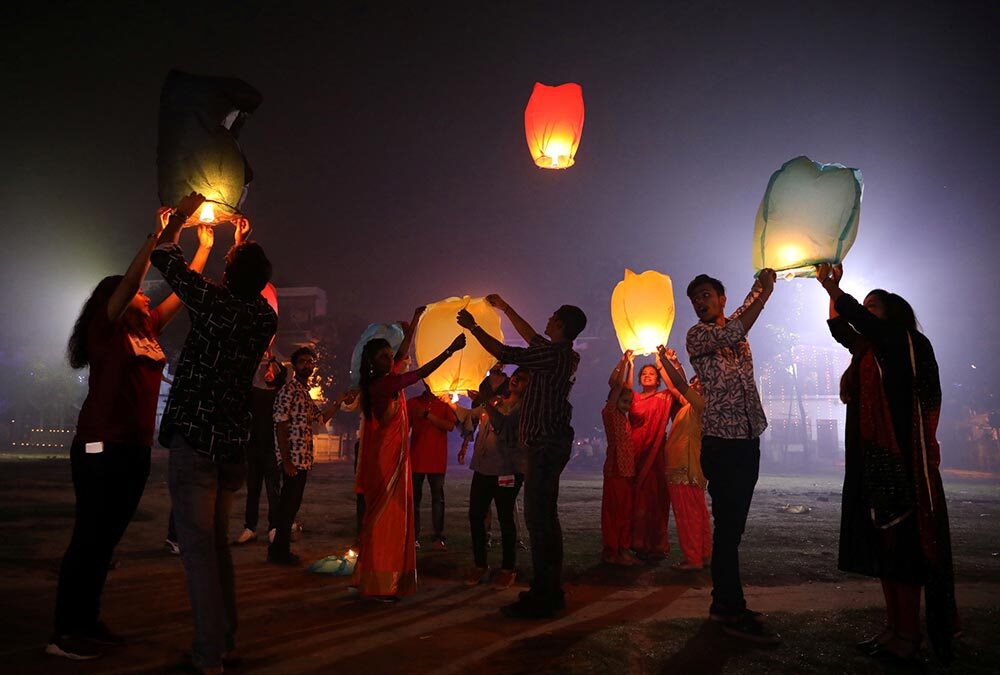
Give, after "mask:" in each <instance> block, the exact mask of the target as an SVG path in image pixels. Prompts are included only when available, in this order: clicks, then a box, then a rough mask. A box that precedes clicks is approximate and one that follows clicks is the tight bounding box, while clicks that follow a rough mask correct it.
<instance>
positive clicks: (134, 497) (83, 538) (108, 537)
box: [55, 443, 149, 635]
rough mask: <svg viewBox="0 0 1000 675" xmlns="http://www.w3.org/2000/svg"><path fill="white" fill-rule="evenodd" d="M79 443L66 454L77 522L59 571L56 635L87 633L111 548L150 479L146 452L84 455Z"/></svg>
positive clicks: (112, 448) (144, 448)
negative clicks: (68, 455) (74, 495)
mask: <svg viewBox="0 0 1000 675" xmlns="http://www.w3.org/2000/svg"><path fill="white" fill-rule="evenodd" d="M84 447H85V446H84V444H83V443H73V446H72V448H71V449H70V471H71V473H72V476H73V491H74V492H75V493H76V520H75V522H74V523H73V536H72V538H71V539H70V542H69V548H67V549H66V554H65V555H64V556H63V559H62V564H61V565H60V566H59V586H58V589H57V591H56V612H55V632H56V633H57V634H59V635H64V634H67V633H74V632H77V631H84V630H87V629H89V628H91V627H93V625H94V624H95V623H97V621H98V617H99V616H100V611H101V593H102V592H103V591H104V582H105V579H107V576H108V566H109V565H110V564H111V556H112V554H113V553H114V550H115V546H117V545H118V542H119V541H120V540H121V538H122V535H124V534H125V528H127V527H128V524H129V521H131V520H132V516H133V515H134V514H135V510H136V507H138V506H139V500H140V499H141V498H142V491H143V490H144V489H145V487H146V479H147V478H149V446H148V445H132V444H125V443H105V444H104V452H101V453H93V454H87V453H86V452H85V451H84Z"/></svg>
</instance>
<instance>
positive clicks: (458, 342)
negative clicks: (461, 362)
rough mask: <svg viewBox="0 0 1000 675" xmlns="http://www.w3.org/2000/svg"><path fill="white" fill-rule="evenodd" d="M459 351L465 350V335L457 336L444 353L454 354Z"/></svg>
mask: <svg viewBox="0 0 1000 675" xmlns="http://www.w3.org/2000/svg"><path fill="white" fill-rule="evenodd" d="M460 349H465V333H461V334H459V336H458V337H456V338H455V339H454V340H452V341H451V344H450V345H448V349H447V350H446V351H448V352H452V353H454V352H457V351H458V350H460Z"/></svg>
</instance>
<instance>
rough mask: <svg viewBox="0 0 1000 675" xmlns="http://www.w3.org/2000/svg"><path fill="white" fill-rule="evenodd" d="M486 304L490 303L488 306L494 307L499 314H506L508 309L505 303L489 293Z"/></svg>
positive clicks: (494, 294) (497, 296)
mask: <svg viewBox="0 0 1000 675" xmlns="http://www.w3.org/2000/svg"><path fill="white" fill-rule="evenodd" d="M486 302H488V303H490V306H492V307H496V308H497V309H499V310H500V311H501V312H506V311H507V310H508V309H510V305H508V304H507V302H506V301H505V300H504V299H503V298H501V297H500V296H499V295H498V294H496V293H490V294H489V295H487V296H486Z"/></svg>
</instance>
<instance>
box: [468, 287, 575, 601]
mask: <svg viewBox="0 0 1000 675" xmlns="http://www.w3.org/2000/svg"><path fill="white" fill-rule="evenodd" d="M487 301H488V302H489V303H490V304H491V305H493V306H494V307H496V308H498V309H500V310H501V311H502V312H504V314H506V315H507V318H508V319H510V321H511V323H512V324H514V328H515V329H517V332H518V333H519V334H520V335H521V337H523V338H524V339H525V340H526V341H527V342H528V347H512V346H508V345H504V344H503V343H502V342H500V341H499V340H497V339H496V338H494V337H493V336H492V335H490V334H489V333H487V332H486V331H485V330H483V328H482V327H481V326H479V325H478V324H477V323H476V319H475V317H473V316H472V314H471V313H469V312H468V311H467V310H462V311H460V312H459V313H458V317H457V321H458V325H460V326H461V327H462V328H464V329H466V330H468V331H470V332H471V333H472V335H473V337H475V338H476V340H478V341H479V343H480V344H481V345H482V346H483V347H484V348H485V349H486V351H488V352H489V353H490V354H492V355H493V356H494V357H496V358H497V359H499V360H500V361H503V362H504V363H512V364H514V365H517V366H520V367H522V368H525V369H527V370H529V371H531V380H530V382H529V383H528V387H527V389H526V390H525V392H524V403H523V404H522V406H523V407H522V411H521V420H520V422H519V428H518V439H519V443H520V445H521V446H522V447H524V448H526V449H527V457H528V464H527V470H526V473H525V477H524V490H525V497H524V505H525V521H526V522H527V525H528V534H529V536H530V537H531V557H532V563H533V568H534V569H533V572H534V578H533V579H532V582H531V589H530V590H529V591H525V592H524V593H522V594H521V595H520V596H519V598H518V601H517V602H515V603H513V604H510V605H507V606H505V607H504V608H503V609H502V611H503V612H504V614H506V615H508V616H512V617H518V618H536V617H548V616H552V615H553V614H554V613H555V612H556V611H558V610H560V609H562V608H564V607H565V606H566V600H565V595H564V593H563V589H562V558H563V547H562V527H561V526H560V524H559V508H558V501H559V476H560V475H561V474H562V471H563V469H564V468H565V467H566V463H567V462H568V461H569V458H570V454H571V452H572V449H573V427H572V426H571V425H570V421H571V419H572V415H573V407H572V406H571V405H570V403H569V393H570V390H571V389H572V387H573V382H574V379H575V374H576V368H577V366H578V365H579V363H580V355H579V354H577V353H576V352H575V351H574V350H573V340H575V339H576V337H577V336H578V335H579V334H580V333H582V332H583V329H584V328H585V327H586V325H587V316H586V314H584V313H583V310H581V309H580V308H579V307H575V306H573V305H563V306H562V307H560V308H559V309H557V310H556V311H555V312H553V314H552V316H551V317H549V320H548V323H547V324H546V326H545V334H546V335H547V336H548V337H549V339H545V338H544V337H542V336H541V335H539V334H538V332H537V331H535V329H534V328H532V327H531V325H530V324H529V323H528V322H527V321H525V320H524V319H523V318H521V316H520V315H519V314H518V313H517V312H515V311H514V309H513V308H512V307H511V306H510V305H508V304H507V303H506V302H505V301H504V300H503V298H501V297H500V296H499V295H489V296H487Z"/></svg>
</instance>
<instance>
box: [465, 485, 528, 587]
mask: <svg viewBox="0 0 1000 675" xmlns="http://www.w3.org/2000/svg"><path fill="white" fill-rule="evenodd" d="M498 479H499V476H487V475H484V474H481V473H479V472H478V471H476V472H475V473H473V474H472V485H471V487H470V488H469V526H470V527H471V528H472V555H473V557H474V558H475V560H476V567H486V516H487V515H489V512H490V503H492V502H496V505H497V519H498V520H499V521H500V536H501V537H502V538H503V569H505V570H512V569H514V565H516V564H517V524H516V523H515V522H514V500H515V499H517V493H518V492H519V491H520V490H521V485H522V484H523V483H524V476H523V475H521V474H515V476H514V485H513V486H511V487H500V486H499V485H497V481H498Z"/></svg>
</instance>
